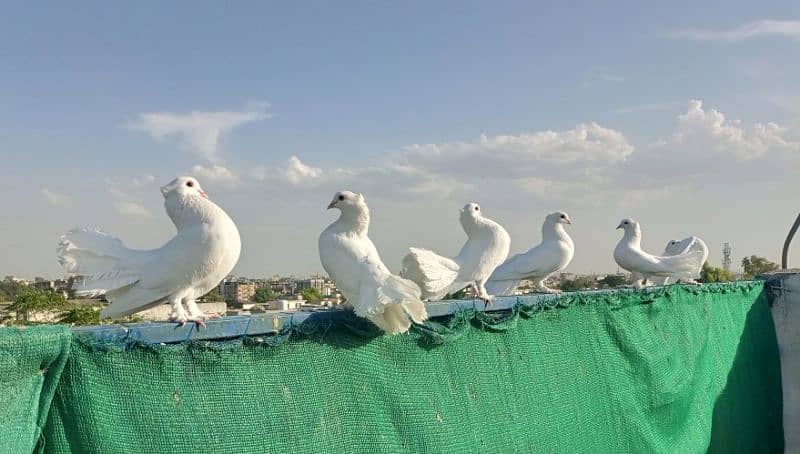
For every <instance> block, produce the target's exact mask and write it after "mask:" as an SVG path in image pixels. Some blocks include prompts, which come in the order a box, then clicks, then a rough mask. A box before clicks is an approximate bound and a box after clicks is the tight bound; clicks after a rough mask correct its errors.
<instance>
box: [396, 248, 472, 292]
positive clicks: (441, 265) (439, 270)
mask: <svg viewBox="0 0 800 454" xmlns="http://www.w3.org/2000/svg"><path fill="white" fill-rule="evenodd" d="M459 268H460V267H459V265H458V263H456V262H455V261H453V260H452V259H449V258H447V257H442V256H441V255H438V254H436V253H434V252H433V251H429V250H427V249H419V248H413V247H412V248H409V250H408V254H406V256H405V257H403V271H402V273H401V276H403V277H404V278H406V279H410V280H411V281H413V282H414V283H416V284H417V285H418V286H419V288H420V289H421V290H422V297H423V298H425V299H430V300H439V299H442V298H444V296H445V295H446V294H447V293H448V291H449V290H450V287H451V285H453V282H454V281H455V280H456V278H457V277H458V271H459Z"/></svg>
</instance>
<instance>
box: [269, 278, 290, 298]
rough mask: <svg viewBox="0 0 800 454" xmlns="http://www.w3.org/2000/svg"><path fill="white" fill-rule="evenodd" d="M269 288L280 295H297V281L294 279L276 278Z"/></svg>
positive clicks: (271, 280)
mask: <svg viewBox="0 0 800 454" xmlns="http://www.w3.org/2000/svg"><path fill="white" fill-rule="evenodd" d="M269 288H271V289H272V291H273V292H275V293H277V294H278V295H294V294H295V293H297V281H295V280H294V278H292V277H275V278H272V279H270V280H269Z"/></svg>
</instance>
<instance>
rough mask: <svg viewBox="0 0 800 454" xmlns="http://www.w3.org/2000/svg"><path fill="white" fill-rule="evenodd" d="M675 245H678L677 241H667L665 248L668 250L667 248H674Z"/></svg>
mask: <svg viewBox="0 0 800 454" xmlns="http://www.w3.org/2000/svg"><path fill="white" fill-rule="evenodd" d="M677 244H678V241H677V240H669V243H667V247H668V248H669V247H673V246H675V245H677Z"/></svg>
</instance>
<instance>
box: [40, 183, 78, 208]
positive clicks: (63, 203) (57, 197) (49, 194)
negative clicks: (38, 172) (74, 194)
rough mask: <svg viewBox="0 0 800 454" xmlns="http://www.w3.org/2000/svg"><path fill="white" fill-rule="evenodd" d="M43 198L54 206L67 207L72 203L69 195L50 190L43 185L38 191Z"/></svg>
mask: <svg viewBox="0 0 800 454" xmlns="http://www.w3.org/2000/svg"><path fill="white" fill-rule="evenodd" d="M40 193H41V195H42V197H43V198H44V200H45V201H46V202H47V203H49V204H50V205H52V206H54V207H61V208H64V207H68V206H70V205H71V204H72V200H71V199H70V198H69V196H67V195H64V194H61V193H58V192H55V191H52V190H50V189H48V188H46V187H43V188H42V189H41V191H40Z"/></svg>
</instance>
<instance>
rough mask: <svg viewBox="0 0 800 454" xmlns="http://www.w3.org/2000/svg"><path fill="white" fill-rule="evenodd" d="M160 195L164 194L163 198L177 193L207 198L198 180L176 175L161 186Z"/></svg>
mask: <svg viewBox="0 0 800 454" xmlns="http://www.w3.org/2000/svg"><path fill="white" fill-rule="evenodd" d="M161 195H163V196H164V198H165V199H167V198H169V197H170V196H171V195H177V196H180V197H182V198H183V197H203V198H205V199H207V198H208V194H206V192H205V191H204V190H203V188H202V187H200V182H198V181H197V180H196V179H195V178H193V177H178V178H176V179H174V180H172V182H170V183H169V184H167V185H165V186H161Z"/></svg>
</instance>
